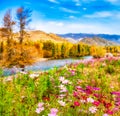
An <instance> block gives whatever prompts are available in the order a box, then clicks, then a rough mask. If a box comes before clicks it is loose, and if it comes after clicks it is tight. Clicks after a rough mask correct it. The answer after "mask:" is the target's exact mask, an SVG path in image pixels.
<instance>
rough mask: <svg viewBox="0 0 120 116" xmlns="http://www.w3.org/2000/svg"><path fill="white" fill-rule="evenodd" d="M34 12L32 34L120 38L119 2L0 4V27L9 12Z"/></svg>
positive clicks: (10, 0)
mask: <svg viewBox="0 0 120 116" xmlns="http://www.w3.org/2000/svg"><path fill="white" fill-rule="evenodd" d="M20 6H25V7H27V8H30V9H32V17H31V18H32V21H31V23H30V24H29V26H28V29H30V30H42V31H45V32H47V33H57V34H65V33H104V34H120V0H0V25H1V26H2V23H3V22H2V19H3V16H4V14H5V12H6V10H7V9H9V8H10V9H12V12H13V13H12V14H13V18H15V12H16V9H17V8H18V7H20Z"/></svg>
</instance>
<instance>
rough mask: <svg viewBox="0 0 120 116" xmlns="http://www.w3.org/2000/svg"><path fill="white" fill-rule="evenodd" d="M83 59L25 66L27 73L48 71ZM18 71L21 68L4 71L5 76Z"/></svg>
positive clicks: (89, 57)
mask: <svg viewBox="0 0 120 116" xmlns="http://www.w3.org/2000/svg"><path fill="white" fill-rule="evenodd" d="M91 58H93V57H92V56H84V57H82V59H86V60H89V59H91ZM82 59H72V58H68V59H55V60H47V61H39V62H36V63H34V64H33V65H29V66H25V71H46V70H49V69H51V68H54V67H62V66H64V65H66V64H71V63H77V62H80V61H81V60H82ZM18 71H21V69H20V68H16V67H13V68H5V69H4V70H3V75H4V76H9V75H12V74H16V73H17V72H18Z"/></svg>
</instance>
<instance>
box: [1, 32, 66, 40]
mask: <svg viewBox="0 0 120 116" xmlns="http://www.w3.org/2000/svg"><path fill="white" fill-rule="evenodd" d="M0 38H2V39H3V40H6V38H5V37H4V38H3V37H2V32H1V31H0ZM18 38H19V34H18V33H15V34H14V39H15V40H17V41H18ZM24 40H25V41H26V40H28V41H47V40H51V41H54V42H65V41H67V40H66V39H64V38H62V37H60V36H58V35H56V34H53V33H45V32H43V31H40V30H35V31H28V32H27V34H26V37H25V39H24Z"/></svg>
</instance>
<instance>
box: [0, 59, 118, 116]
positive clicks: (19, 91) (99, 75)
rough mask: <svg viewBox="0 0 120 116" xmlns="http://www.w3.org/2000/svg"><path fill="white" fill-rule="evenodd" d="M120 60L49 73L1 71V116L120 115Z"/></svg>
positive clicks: (92, 62)
mask: <svg viewBox="0 0 120 116" xmlns="http://www.w3.org/2000/svg"><path fill="white" fill-rule="evenodd" d="M119 72H120V57H109V58H98V59H89V60H81V61H80V62H79V63H74V64H70V65H65V66H64V67H61V68H54V69H50V70H48V71H45V72H23V71H22V72H18V73H17V74H16V75H12V76H9V77H4V76H3V71H2V70H1V71H0V116H120V75H119Z"/></svg>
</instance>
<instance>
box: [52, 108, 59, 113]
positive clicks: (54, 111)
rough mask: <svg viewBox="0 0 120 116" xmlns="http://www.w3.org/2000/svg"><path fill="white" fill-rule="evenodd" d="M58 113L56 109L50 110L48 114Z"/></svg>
mask: <svg viewBox="0 0 120 116" xmlns="http://www.w3.org/2000/svg"><path fill="white" fill-rule="evenodd" d="M57 112H58V109H56V108H52V109H51V110H50V113H51V114H56V113H57Z"/></svg>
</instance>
